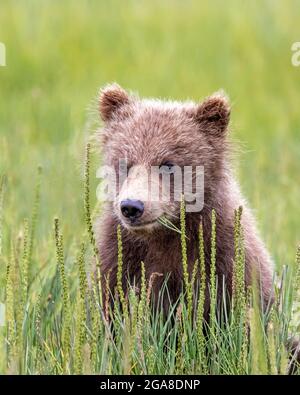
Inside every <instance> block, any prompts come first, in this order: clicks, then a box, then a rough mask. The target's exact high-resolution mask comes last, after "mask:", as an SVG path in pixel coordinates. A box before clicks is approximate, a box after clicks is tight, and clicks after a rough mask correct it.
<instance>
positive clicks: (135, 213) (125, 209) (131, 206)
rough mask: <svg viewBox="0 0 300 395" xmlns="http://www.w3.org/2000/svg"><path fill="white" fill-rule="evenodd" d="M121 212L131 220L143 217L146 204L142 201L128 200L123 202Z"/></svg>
mask: <svg viewBox="0 0 300 395" xmlns="http://www.w3.org/2000/svg"><path fill="white" fill-rule="evenodd" d="M121 211H122V214H123V215H124V217H126V218H130V219H131V220H133V219H137V218H139V217H141V216H142V214H143V212H144V203H143V202H141V201H140V200H131V199H126V200H122V202H121Z"/></svg>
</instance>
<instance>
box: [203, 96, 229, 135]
mask: <svg viewBox="0 0 300 395" xmlns="http://www.w3.org/2000/svg"><path fill="white" fill-rule="evenodd" d="M196 118H197V121H198V122H199V123H200V124H201V126H202V127H203V129H204V130H205V132H206V133H207V134H211V135H212V136H215V137H221V136H223V135H224V134H225V132H226V130H227V126H228V124H229V120H230V105H229V99H228V97H227V96H226V95H225V94H224V93H223V92H217V93H215V94H213V95H212V96H209V97H208V98H207V99H205V100H204V102H203V103H201V104H199V105H198V107H197V110H196Z"/></svg>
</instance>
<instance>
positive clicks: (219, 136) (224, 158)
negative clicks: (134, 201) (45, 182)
mask: <svg viewBox="0 0 300 395" xmlns="http://www.w3.org/2000/svg"><path fill="white" fill-rule="evenodd" d="M100 114H101V117H102V119H103V121H104V128H103V129H102V130H101V132H100V135H99V138H101V141H102V146H103V158H104V159H103V160H104V163H105V164H108V165H113V166H116V167H117V161H118V159H119V158H124V157H127V159H128V164H129V167H130V166H134V165H137V164H143V165H144V166H146V167H147V168H148V167H149V166H151V165H159V164H161V163H164V162H165V161H171V162H173V163H176V164H177V165H179V166H183V165H194V166H196V165H204V168H205V176H204V177H205V190H204V200H205V202H204V203H205V204H204V208H203V209H202V211H201V212H200V213H187V216H186V227H187V237H188V241H187V244H188V245H187V249H188V261H189V270H190V271H191V270H192V266H193V264H194V262H195V260H196V259H197V258H198V229H199V222H200V218H202V220H203V229H204V238H205V258H206V270H207V279H209V272H210V236H211V210H212V209H215V210H216V215H217V264H216V265H217V267H216V272H217V276H218V283H219V284H222V283H223V279H225V284H226V288H227V291H228V294H229V295H230V294H231V286H232V271H233V270H232V264H233V257H234V242H233V240H234V237H233V222H234V221H233V216H234V209H236V208H238V207H239V206H243V208H244V210H243V217H242V225H243V229H244V237H245V254H246V271H245V282H246V285H247V286H248V285H249V284H250V283H251V278H252V274H251V273H252V272H253V270H252V269H253V268H255V269H256V272H257V273H259V274H260V288H261V291H262V292H261V296H262V299H263V302H264V305H267V304H268V302H269V301H270V298H271V297H272V275H273V274H272V263H271V259H270V256H269V254H268V252H267V251H266V249H265V247H264V244H263V242H262V241H261V239H260V237H259V236H258V233H257V230H256V227H255V223H254V219H253V216H252V214H251V212H250V210H249V208H248V207H247V203H246V201H245V200H244V198H243V197H242V195H241V193H240V191H239V187H238V184H237V183H236V181H235V179H234V177H233V174H232V171H231V168H230V163H229V155H228V153H229V143H228V138H227V134H228V123H229V118H230V106H229V102H228V99H227V98H226V97H225V96H224V95H223V94H221V93H218V94H215V95H213V96H211V97H208V98H207V99H205V100H204V102H202V103H200V104H195V103H192V102H187V103H178V102H167V101H159V100H143V99H140V98H138V97H137V96H133V95H129V94H128V93H127V92H125V91H124V90H123V89H122V88H120V87H119V86H118V85H112V86H108V87H106V88H105V89H104V90H102V92H101V94H100ZM118 203H119V202H118V201H117V202H116V203H115V204H114V203H109V204H108V205H107V207H106V210H105V213H104V214H103V216H102V218H100V221H98V223H97V227H96V233H97V236H98V243H99V250H100V255H101V264H102V273H103V275H104V277H105V275H107V273H108V272H109V271H110V287H111V290H114V288H115V285H116V273H117V240H116V233H117V225H118V224H119V223H120V224H121V225H122V238H123V265H124V266H123V268H124V282H123V284H124V288H126V281H125V274H127V275H128V276H129V278H130V280H131V281H132V282H133V281H134V278H135V281H136V283H138V282H139V279H140V275H141V272H140V268H141V261H143V262H144V263H145V268H146V276H147V278H148V279H149V278H150V276H151V274H152V273H154V272H159V273H162V274H163V276H161V277H157V278H156V280H155V282H154V293H155V294H157V293H158V292H159V290H160V287H161V285H162V282H163V281H164V278H165V277H166V276H167V275H169V276H170V277H169V281H168V288H169V292H170V295H171V298H172V300H174V301H175V300H176V299H177V297H178V296H179V293H180V291H181V287H182V278H183V273H182V263H181V247H180V235H179V234H178V233H176V232H174V231H171V230H168V229H166V228H165V227H162V226H161V225H155V226H150V227H145V228H143V227H141V228H140V229H138V230H135V229H134V230H133V229H130V228H129V227H128V226H127V225H126V223H124V221H122V218H121V215H120V213H119V211H118V210H119V208H118ZM149 207H150V208H149ZM158 208H159V210H160V211H161V212H163V213H164V214H166V215H167V216H169V218H170V220H172V222H174V223H176V224H177V225H178V224H179V203H173V204H172V207H171V208H172V210H171V208H170V207H167V206H165V205H163V204H160V206H159V207H158ZM153 212H156V211H155V210H153V211H151V205H150V206H146V209H145V218H148V217H149V218H152V217H153V216H154V214H153ZM147 216H148V217H147ZM151 216H152V217H151ZM221 292H222V287H219V297H221ZM165 307H167V301H166V306H165ZM208 313H209V297H208V295H207V298H206V304H205V316H206V317H207V316H208Z"/></svg>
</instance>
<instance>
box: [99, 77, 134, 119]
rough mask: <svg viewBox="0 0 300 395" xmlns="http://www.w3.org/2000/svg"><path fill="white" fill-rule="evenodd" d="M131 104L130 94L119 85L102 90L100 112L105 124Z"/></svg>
mask: <svg viewBox="0 0 300 395" xmlns="http://www.w3.org/2000/svg"><path fill="white" fill-rule="evenodd" d="M128 103H129V95H128V93H127V92H126V91H125V90H124V89H122V88H121V87H120V86H119V85H118V84H111V85H108V86H106V87H105V88H103V89H101V91H100V97H99V111H100V115H101V118H102V120H103V121H104V122H106V121H109V120H110V119H111V118H112V116H113V114H114V112H115V111H117V110H118V109H120V108H121V107H122V106H124V105H125V104H128Z"/></svg>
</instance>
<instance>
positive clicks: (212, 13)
mask: <svg viewBox="0 0 300 395" xmlns="http://www.w3.org/2000/svg"><path fill="white" fill-rule="evenodd" d="M297 10H298V2H297V1H286V2H275V1H263V2H260V3H257V2H250V1H249V2H240V1H229V2H227V3H226V7H225V6H224V2H221V1H205V2H201V3H200V2H198V1H186V2H180V1H178V0H174V1H164V2H158V1H140V2H137V1H126V2H123V1H120V0H119V1H116V0H112V1H109V2H104V1H103V2H101V1H80V2H75V1H64V2H63V4H62V2H59V1H51V2H50V1H45V2H39V1H37V0H36V1H34V0H29V1H27V2H26V4H25V3H21V2H18V1H8V0H3V1H1V4H0V41H1V42H3V43H5V45H6V52H7V60H6V63H7V66H6V67H0V177H1V176H2V175H5V181H4V182H3V185H4V188H2V189H4V190H5V194H4V200H3V209H2V210H0V212H1V214H0V218H3V221H1V226H0V230H1V231H0V232H1V233H0V236H1V237H0V240H1V246H2V248H1V249H0V251H1V252H0V259H1V283H0V285H1V289H0V298H1V300H0V301H1V302H4V301H5V298H6V302H7V303H6V304H7V311H10V309H14V310H13V311H12V310H11V311H10V314H11V313H12V312H13V314H14V315H15V316H16V317H15V318H16V320H17V322H20V321H21V318H22V317H23V316H22V311H23V310H21V307H22V306H23V307H24V305H25V307H26V309H25V311H27V315H26V319H25V320H24V325H23V327H22V326H21V329H20V325H19V327H17V328H15V327H14V326H13V328H11V330H12V331H11V332H10V333H9V336H13V338H14V339H16V344H17V345H18V347H19V346H20V338H22V340H23V343H24V344H23V346H22V347H24V349H23V352H24V353H22V352H21V351H22V350H21V351H20V350H19V351H18V350H17V352H16V355H17V356H18V358H16V357H15V356H14V357H13V358H12V359H11V361H12V362H11V363H10V365H9V366H8V365H7V357H8V356H7V354H6V352H7V343H6V344H5V347H4V346H3V344H2V346H3V347H2V349H1V350H2V351H3V352H2V353H1V355H2V356H3V357H1V358H0V365H1V370H3V371H4V372H10V371H11V372H14V371H15V372H23V373H33V372H41V371H42V372H48V373H61V372H64V371H70V372H74V371H77V372H78V371H80V370H81V369H83V368H84V369H86V370H89V369H90V370H91V371H97V372H100V371H101V372H115V373H120V372H125V371H128V369H133V370H132V372H133V373H138V372H145V371H147V372H160V373H164V372H165V373H170V372H177V371H180V372H181V371H189V372H194V371H197V370H196V369H197V366H198V365H197V364H196V361H197V358H198V356H197V355H198V354H197V352H198V351H196V354H195V355H193V349H194V346H193V345H194V343H193V342H196V343H195V344H201V342H200V343H197V339H196V337H195V336H196V333H197V331H196V332H195V331H193V330H192V329H193V327H192V325H193V324H192V323H190V324H186V325H187V326H185V327H182V324H179V323H178V325H177V326H175V327H174V328H172V329H170V328H168V327H167V328H164V327H161V326H162V325H163V324H162V323H161V322H160V321H159V317H157V320H156V321H155V320H154V321H155V322H156V326H155V324H151V325H154V327H151V329H150V327H149V328H148V327H147V328H148V329H147V330H149V331H150V333H151V337H150V339H151V342H150V344H148V348H146V349H147V353H146V354H145V356H144V358H141V357H140V354H138V350H137V348H138V345H136V346H135V347H137V348H134V351H132V347H133V346H132V344H126V342H125V343H124V344H123V343H122V342H123V340H122V339H127V338H130V336H129V337H128V336H126V334H127V332H128V331H129V332H130V333H131V331H132V328H131V327H130V325H131V324H129V323H127V324H126V325H123V324H122V323H121V319H119V318H118V317H119V316H120V314H119V315H118V314H117V313H116V320H117V321H119V322H120V325H119V326H120V335H119V340H118V341H119V342H120V343H118V344H117V345H115V343H114V341H113V340H112V339H111V338H110V337H107V336H108V335H107V332H106V330H105V328H103V327H101V322H98V318H97V314H96V313H95V307H93V304H91V306H90V308H91V313H90V314H89V317H88V320H89V321H88V324H87V327H85V328H82V327H80V326H79V327H76V325H74V324H75V323H73V322H71V324H70V326H71V334H70V337H71V350H70V353H71V360H72V363H71V365H70V364H69V366H67V365H68V364H65V359H64V356H63V355H62V350H63V344H62V338H61V336H62V332H63V331H62V325H61V319H62V314H63V302H62V296H61V286H60V275H59V271H58V266H57V259H56V249H55V239H54V231H53V224H54V218H55V217H58V218H59V219H60V223H59V224H60V232H61V233H62V234H63V242H64V243H63V244H64V259H63V262H64V267H65V276H66V283H67V287H68V288H69V292H70V293H71V295H73V296H74V295H76V294H77V287H78V274H77V271H76V270H75V269H76V267H77V266H78V265H77V266H76V262H77V261H78V256H80V251H81V244H82V242H85V243H86V245H88V239H90V237H88V238H87V237H86V232H88V230H86V228H87V227H86V218H85V211H84V209H83V207H84V187H83V179H84V167H83V163H84V157H85V142H86V141H87V139H88V137H89V135H90V133H91V132H92V129H93V128H94V124H95V121H94V115H92V116H91V115H89V114H90V112H91V111H90V110H89V108H90V107H91V103H92V101H93V98H94V97H95V95H96V93H97V90H98V88H99V87H100V86H102V85H104V84H105V83H107V82H109V81H118V82H119V83H120V84H121V85H123V86H124V87H126V88H129V89H132V90H134V91H138V92H139V93H140V94H141V95H143V96H155V97H169V98H174V99H186V98H192V99H194V100H200V99H202V98H203V97H204V96H207V95H209V94H210V93H212V92H213V91H215V90H218V89H219V88H223V89H225V90H226V91H227V93H228V94H229V96H230V98H231V100H232V103H233V112H232V139H233V141H235V142H238V146H239V149H238V152H239V153H238V155H237V157H236V158H235V163H236V169H237V175H238V179H239V181H240V184H241V186H242V189H243V191H244V193H245V195H246V196H247V198H248V199H249V201H250V204H251V206H252V207H253V208H254V210H255V214H256V217H257V219H258V224H259V228H260V230H261V234H262V236H263V238H264V240H265V241H266V243H267V246H268V248H269V249H270V251H271V253H272V255H273V257H274V260H275V266H276V268H277V270H278V272H279V273H282V271H283V270H285V269H283V268H284V266H285V265H289V266H290V270H289V272H291V270H292V269H293V264H294V255H295V249H296V246H297V244H298V242H299V239H300V235H299V219H300V206H299V201H300V190H299V185H298V184H299V183H298V182H297V180H298V177H299V174H300V161H299V150H300V139H299V128H300V119H299V116H298V113H299V108H298V107H299V92H300V78H299V75H300V74H299V73H300V68H296V67H293V66H292V65H291V51H290V48H291V45H292V43H293V42H295V41H299V26H298V25H299V24H298V18H297ZM92 107H93V106H92ZM99 159H100V158H98V157H97V155H94V156H93V158H92V164H91V176H90V177H91V191H90V198H91V206H92V207H93V206H94V204H95V200H96V199H95V195H96V194H95V188H96V184H97V180H96V178H95V169H96V167H97V164H98V163H99ZM39 165H41V166H42V168H43V175H42V179H41V186H40V200H39V207H38V210H37V209H34V207H35V203H34V200H35V194H36V192H35V185H36V182H37V181H36V180H37V178H38V174H37V168H38V166H39ZM0 184H1V183H0ZM1 185H2V184H1ZM0 207H1V199H0ZM35 213H38V214H37V215H38V216H37V219H35V217H36V214H35ZM24 219H27V221H28V232H26V226H25V227H24ZM35 223H36V225H34V224H35ZM27 233H28V235H27ZM33 233H34V238H33V237H32V236H33ZM26 235H27V236H26ZM179 237H180V236H179ZM32 241H33V244H32V245H31V242H32ZM26 243H27V245H26ZM24 245H25V249H24ZM92 250H93V249H92V248H88V249H87V251H86V252H85V259H84V261H85V263H86V265H87V269H90V266H89V262H90V260H91V258H90V257H91V256H92V255H93V251H92ZM9 262H10V264H9ZM14 266H16V267H17V270H15V269H13V267H14ZM6 267H10V268H11V271H10V272H9V273H8V275H7V273H6ZM12 273H13V275H14V276H18V273H22V276H21V277H20V279H19V280H20V281H21V280H22V284H21V285H22V290H23V291H22V292H20V293H19V292H18V293H15V292H13V289H14V288H13V287H14V286H15V284H16V281H15V280H16V278H15V277H10V276H12ZM16 273H17V274H16ZM24 273H25V276H23V275H24ZM6 277H8V285H9V284H10V283H11V286H10V285H9V287H8V288H13V289H11V290H10V291H9V290H8V293H6V291H5V282H6ZM17 278H18V277H17ZM288 278H289V276H288ZM285 281H286V282H287V283H289V280H288V279H287V280H285ZM26 284H28V290H27V292H28V295H27V292H25V290H26V289H27V287H26ZM286 286H287V288H288V289H290V286H289V284H287V285H286ZM289 292H290V291H289ZM131 297H132V298H133V300H134V296H133V294H132V295H131ZM14 298H20V300H17V304H14V303H15V302H14V300H13V299H14ZM285 298H286V299H284V300H286V303H285V305H284V306H285V307H284V308H283V312H281V313H280V312H276V314H275V313H274V315H275V318H276V316H277V318H278V317H280V319H277V321H279V323H280V325H287V322H288V320H289V318H288V317H289V312H290V309H291V306H290V301H289V298H290V297H288V296H285ZM37 301H39V303H37ZM75 301H77V303H76V306H77V307H76V315H77V316H79V317H82V316H83V314H86V312H84V311H83V307H82V305H81V303H80V299H78V298H77V297H75V299H74V298H71V302H72V304H73V305H74V304H75ZM288 301H289V302H288ZM133 304H134V303H133ZM16 306H21V307H20V309H19V310H20V311H15V307H16ZM23 307H22V308H23ZM73 307H74V306H73ZM74 308H75V307H74ZM17 310H18V309H17ZM72 311H73V310H72ZM184 311H185V310H184V309H183V313H182V314H186V313H187V312H186V313H184ZM129 313H130V315H131V314H136V313H134V312H132V311H130V312H129ZM280 314H285V315H286V317H287V318H286V319H284V320H283V319H282V316H280ZM252 316H253V319H252V321H253V326H254V328H255V327H259V325H257V321H258V319H257V317H256V315H255V314H253V315H251V317H252ZM23 318H24V317H23ZM275 318H273V321H274V322H273V323H272V325H271V329H270V331H271V332H272V331H273V332H274V333H275V335H274V336H275V345H276V356H277V357H276V358H277V360H276V363H277V365H276V366H277V367H278V366H279V365H278V364H280V363H281V362H280V356H281V355H283V354H284V352H283V351H282V350H280V351H278V345H280V344H281V343H280V340H281V339H282V338H283V337H284V336H286V332H285V331H286V328H285V329H284V328H282V327H280V328H278V325H279V324H277V323H276V322H277V321H276V319H275ZM185 321H186V320H182V321H181V322H185ZM149 325H150V324H149ZM180 325H181V326H180ZM189 325H190V326H189ZM93 328H102V329H101V331H102V332H101V333H100V334H99V339H100V340H99V342H98V339H95V338H94V337H93V336H92V334H93V333H95V332H94V331H93ZM158 328H159V329H158ZM15 329H16V330H17V332H18V331H19V333H14V330H15ZM67 329H68V328H67ZM0 330H1V335H3V331H4V329H3V328H1V329H0ZM5 330H6V329H5ZM214 330H215V331H217V333H218V334H219V332H218V331H219V330H220V331H221V329H218V325H217V324H216V327H215V328H214ZM64 331H65V329H64ZM176 331H177V332H178V331H183V333H185V334H189V335H191V341H189V342H188V343H185V344H183V345H182V349H181V351H180V353H181V354H180V353H179V354H180V355H185V359H184V358H181V359H180V357H178V358H177V356H176V355H177V354H176V353H177V349H176V350H175V347H178V344H177V343H176V341H175V339H176V333H177V332H176ZM83 332H85V333H87V335H86V337H85V339H86V338H87V339H88V341H87V342H85V341H84V345H83V352H82V353H81V354H80V352H79V351H78V350H79V349H80V346H78V344H79V343H78V340H75V339H78V338H80V336H82V333H83ZM67 333H68V330H67ZM221 333H223V335H222V336H228V337H230V336H231V335H232V338H230V339H229V338H223V337H222V336H220V337H219V338H220V339H223V340H222V344H223V346H224V352H223V353H221V352H220V353H217V357H218V358H223V357H224V359H223V360H222V361H221V362H222V363H219V364H218V361H215V363H214V365H213V366H214V368H212V366H211V365H210V364H209V366H207V367H206V368H205V369H207V370H208V371H209V372H213V373H217V371H216V370H215V369H216V366H222V372H223V373H227V372H231V373H232V372H236V371H239V372H240V371H241V372H242V371H243V372H244V371H245V370H246V372H247V373H250V372H253V370H251V369H252V367H251V366H252V365H251V361H247V363H246V362H245V363H244V365H243V367H237V366H236V364H235V362H234V361H235V359H234V358H236V355H235V354H234V352H233V351H228V350H227V351H226V352H225V349H226V344H227V345H228V344H236V341H239V340H237V339H239V337H238V336H237V335H236V334H234V333H233V332H231V331H229V332H228V333H227V332H226V331H223V332H222V331H221ZM253 333H259V329H257V330H256V332H255V330H254V331H253ZM124 334H125V335H124ZM169 334H170V335H169ZM123 335H124V336H123ZM216 336H217V335H216ZM253 336H254V335H252V339H251V341H253V342H254V343H255V341H258V342H260V343H263V342H265V341H266V338H265V337H264V336H259V334H258V335H257V337H254V338H253ZM166 337H167V339H166ZM67 338H68V336H67ZM184 338H185V337H183V339H184ZM188 338H190V336H188ZM260 338H262V340H259V339H260ZM96 340H97V341H96ZM211 342H213V337H212V340H211ZM218 344H219V343H218ZM220 344H221V343H220ZM220 344H219V345H220ZM163 345H164V347H163ZM223 346H222V347H223ZM64 347H67V346H66V345H65V346H64ZM211 347H212V348H211V349H212V350H214V349H215V348H214V347H216V345H213V343H211ZM261 347H262V346H260V348H259V349H261ZM67 348H68V347H67ZM208 348H209V347H208ZM166 349H168V350H170V352H167V353H165V350H166ZM195 349H196V350H198V348H197V347H195ZM75 350H77V351H75ZM97 350H98V351H97ZM122 350H123V351H122ZM124 350H125V351H124ZM25 351H26V352H25ZM67 351H68V350H67ZM129 351H130V352H131V351H132V353H133V355H134V357H133V359H131V360H130V358H129V357H128V355H129V354H130V352H129ZM120 352H124V353H126V358H125V359H124V358H120V354H119V353H120ZM144 352H145V351H144ZM268 352H269V351H268ZM90 354H92V357H91V358H90V359H89V358H88V357H87V356H88V355H90ZM200 354H201V347H200V352H199V355H200ZM262 354H263V355H265V357H266V355H268V353H265V354H264V353H262ZM20 355H21V357H20ZM75 355H76V357H75ZM234 355H235V356H234ZM265 357H263V358H265ZM100 358H101V360H100ZM128 358H129V359H128ZM249 358H250V359H251V358H252V357H251V352H250V354H249ZM257 358H258V359H257V360H258V361H261V357H257ZM73 359H74V360H73ZM125 360H126V361H127V362H126V366H123V365H122V361H125ZM128 360H130V362H128ZM139 361H140V362H139ZM226 361H227V362H226ZM219 362H220V361H219ZM124 363H125V362H124ZM181 363H184V366H182V365H181ZM208 363H209V361H208ZM268 363H269V362H268ZM64 364H65V365H64ZM89 365H90V368H88V366H89ZM129 365H130V366H129ZM133 365H134V367H132V366H133ZM258 365H259V366H260V367H261V368H260V369H261V370H262V371H264V369H266V366H267V369H269V370H270V367H268V364H266V363H265V362H264V359H263V360H262V362H259V363H258ZM92 366H93V368H92ZM126 369H127V370H126ZM176 369H177V370H176ZM220 369H221V368H220ZM239 369H241V370H239Z"/></svg>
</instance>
